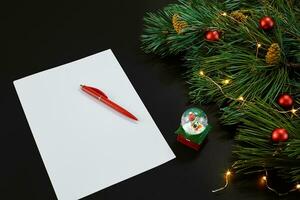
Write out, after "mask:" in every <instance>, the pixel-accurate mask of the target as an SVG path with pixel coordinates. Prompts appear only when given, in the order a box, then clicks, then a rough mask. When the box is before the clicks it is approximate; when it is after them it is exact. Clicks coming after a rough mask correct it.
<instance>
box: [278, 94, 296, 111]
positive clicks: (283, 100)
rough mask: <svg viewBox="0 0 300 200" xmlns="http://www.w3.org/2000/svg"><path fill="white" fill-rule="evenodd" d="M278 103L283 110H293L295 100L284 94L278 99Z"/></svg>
mask: <svg viewBox="0 0 300 200" xmlns="http://www.w3.org/2000/svg"><path fill="white" fill-rule="evenodd" d="M277 103H278V105H280V106H282V107H283V108H291V107H292V106H293V104H294V99H293V97H292V96H291V95H289V94H282V95H280V96H279V97H278V99H277Z"/></svg>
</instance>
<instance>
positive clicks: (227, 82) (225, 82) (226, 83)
mask: <svg viewBox="0 0 300 200" xmlns="http://www.w3.org/2000/svg"><path fill="white" fill-rule="evenodd" d="M222 83H223V85H228V84H229V83H230V80H229V79H225V80H223V81H222Z"/></svg>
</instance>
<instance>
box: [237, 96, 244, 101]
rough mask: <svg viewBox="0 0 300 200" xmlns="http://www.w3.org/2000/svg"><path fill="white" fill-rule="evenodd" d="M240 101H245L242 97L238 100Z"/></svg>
mask: <svg viewBox="0 0 300 200" xmlns="http://www.w3.org/2000/svg"><path fill="white" fill-rule="evenodd" d="M237 100H238V101H245V99H244V97H242V96H240V97H239V98H237Z"/></svg>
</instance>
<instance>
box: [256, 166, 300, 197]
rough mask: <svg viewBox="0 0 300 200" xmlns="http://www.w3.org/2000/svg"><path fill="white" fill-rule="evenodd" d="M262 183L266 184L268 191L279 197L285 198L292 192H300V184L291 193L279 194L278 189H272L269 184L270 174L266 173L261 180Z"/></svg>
mask: <svg viewBox="0 0 300 200" xmlns="http://www.w3.org/2000/svg"><path fill="white" fill-rule="evenodd" d="M261 179H262V181H263V182H264V183H265V185H266V187H267V189H268V190H270V191H272V192H274V193H275V194H277V195H278V196H285V195H288V194H289V193H291V192H295V191H297V190H300V184H296V186H295V187H294V188H292V189H290V190H289V191H287V192H284V193H281V192H278V191H277V190H276V189H274V188H272V187H271V186H270V185H269V184H268V172H267V171H265V175H264V176H263V177H262V178H261Z"/></svg>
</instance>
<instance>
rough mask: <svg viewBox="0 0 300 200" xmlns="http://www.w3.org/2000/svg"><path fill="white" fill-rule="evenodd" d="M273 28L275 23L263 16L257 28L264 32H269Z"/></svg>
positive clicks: (270, 18)
mask: <svg viewBox="0 0 300 200" xmlns="http://www.w3.org/2000/svg"><path fill="white" fill-rule="evenodd" d="M274 26H275V21H274V20H273V18H272V17H269V16H265V17H262V18H261V19H260V20H259V27H260V28H261V29H263V30H265V31H269V30H271V29H272V28H273V27H274Z"/></svg>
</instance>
